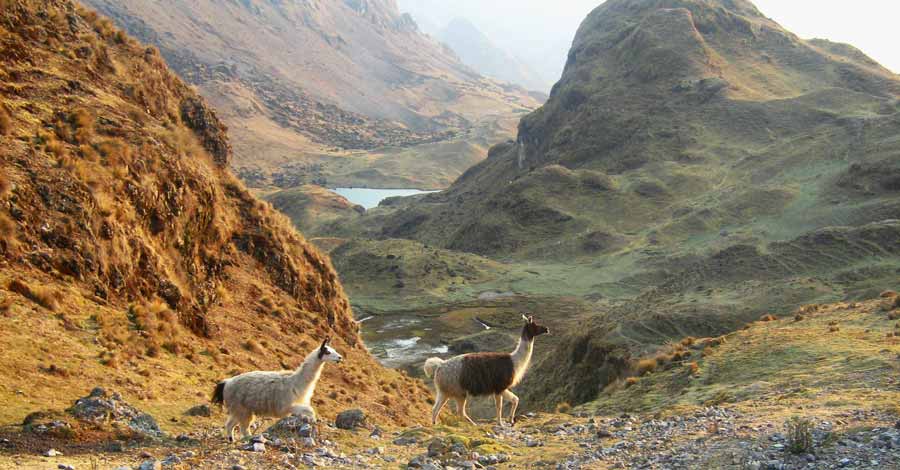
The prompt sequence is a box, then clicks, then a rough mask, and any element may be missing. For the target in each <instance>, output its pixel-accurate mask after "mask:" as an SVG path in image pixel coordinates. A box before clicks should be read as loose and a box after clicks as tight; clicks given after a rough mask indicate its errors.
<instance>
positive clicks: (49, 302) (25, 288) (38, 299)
mask: <svg viewBox="0 0 900 470" xmlns="http://www.w3.org/2000/svg"><path fill="white" fill-rule="evenodd" d="M7 288H8V289H9V290H10V291H12V292H15V293H16V294H19V295H21V296H23V297H25V298H27V299H28V300H31V301H32V302H34V303H36V304H38V305H40V306H41V307H44V308H46V309H47V310H50V311H56V310H58V309H59V303H60V301H61V300H62V295H61V294H60V293H59V292H58V291H56V290H55V289H53V288H52V287H48V286H36V287H33V286H29V285H28V284H26V283H25V282H24V281H21V280H18V279H13V280H12V281H10V282H9V284H8V285H7Z"/></svg>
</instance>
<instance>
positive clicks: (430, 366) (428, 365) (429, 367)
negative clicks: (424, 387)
mask: <svg viewBox="0 0 900 470" xmlns="http://www.w3.org/2000/svg"><path fill="white" fill-rule="evenodd" d="M443 363H444V360H443V359H441V358H438V357H432V358H431V359H429V360H427V361H425V365H424V366H423V367H422V369H424V370H425V376H426V377H429V378H431V377H434V371H436V370H437V368H438V367H440V366H441V364H443Z"/></svg>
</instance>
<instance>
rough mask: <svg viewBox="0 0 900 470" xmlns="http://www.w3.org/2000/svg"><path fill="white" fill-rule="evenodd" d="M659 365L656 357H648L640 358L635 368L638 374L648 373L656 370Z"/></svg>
mask: <svg viewBox="0 0 900 470" xmlns="http://www.w3.org/2000/svg"><path fill="white" fill-rule="evenodd" d="M657 367H659V362H657V360H656V358H648V359H641V360H639V361H638V362H637V364H635V367H634V369H635V372H636V373H637V374H638V375H647V374H652V373H653V372H655V371H656V368H657Z"/></svg>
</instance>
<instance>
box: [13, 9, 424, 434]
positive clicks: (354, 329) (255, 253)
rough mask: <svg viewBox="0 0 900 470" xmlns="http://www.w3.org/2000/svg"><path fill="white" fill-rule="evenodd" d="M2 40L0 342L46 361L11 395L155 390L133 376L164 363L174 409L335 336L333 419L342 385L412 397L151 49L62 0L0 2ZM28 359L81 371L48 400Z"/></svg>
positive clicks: (330, 274) (324, 268) (333, 282)
mask: <svg viewBox="0 0 900 470" xmlns="http://www.w3.org/2000/svg"><path fill="white" fill-rule="evenodd" d="M0 27H2V28H3V31H2V38H0V61H2V62H3V67H2V73H0V83H2V88H0V94H2V99H3V101H2V115H0V118H2V119H0V124H2V128H0V131H2V132H0V134H2V135H0V143H2V146H0V148H2V155H0V176H2V178H0V181H2V183H3V184H2V196H0V198H2V209H0V222H2V227H3V231H2V232H3V233H2V235H3V240H2V243H0V247H2V249H3V257H4V262H3V265H2V266H0V292H2V294H3V298H4V302H5V303H4V305H5V306H6V307H5V312H6V314H7V315H8V316H10V317H11V318H12V320H11V321H9V322H6V323H7V324H6V326H5V327H4V335H3V338H4V339H3V347H4V349H5V350H7V351H20V352H24V351H28V350H30V348H34V347H40V348H42V349H43V352H42V353H40V354H37V355H34V356H29V357H26V358H25V359H22V358H21V357H20V356H18V355H17V356H4V358H3V361H5V362H2V365H0V371H2V373H3V374H6V375H5V377H6V378H5V380H6V381H7V382H10V383H15V387H14V388H16V389H21V390H27V391H29V395H31V391H34V393H35V394H36V395H37V396H38V397H43V396H45V395H46V396H47V397H46V398H47V399H48V400H49V401H50V402H58V401H66V400H69V399H71V398H72V397H69V396H65V394H66V391H69V390H77V389H79V388H90V386H93V385H98V384H108V383H110V382H115V383H118V384H126V385H123V388H124V390H123V392H125V393H132V394H145V395H146V394H148V393H149V394H154V393H158V391H159V390H160V389H158V388H155V387H152V386H151V387H150V389H149V390H150V391H141V389H140V386H139V385H138V384H139V383H140V382H141V380H139V378H138V377H139V376H140V375H142V374H145V373H146V371H147V370H148V368H152V367H162V368H164V369H165V370H166V371H167V372H166V373H167V374H168V376H169V378H170V379H171V382H170V383H169V384H168V385H166V387H171V390H170V391H172V393H171V395H168V394H167V395H166V396H161V395H156V396H155V399H157V400H169V399H171V400H174V401H178V400H185V399H191V398H189V397H190V396H192V395H194V394H195V393H196V390H194V388H195V387H196V386H197V380H199V381H200V384H202V385H201V386H202V387H203V388H205V386H206V385H207V384H210V383H214V381H215V380H218V379H221V378H222V377H223V376H225V375H227V374H228V373H229V371H231V370H234V369H235V368H236V369H237V370H242V369H243V370H246V369H249V368H257V367H265V368H270V369H272V368H275V369H278V368H281V367H290V368H293V367H296V365H297V364H298V361H299V360H300V359H302V358H303V357H304V355H305V354H306V353H307V352H308V351H309V350H311V349H312V348H313V347H315V345H316V344H317V342H319V341H321V340H322V339H323V338H324V337H326V336H333V337H334V338H335V341H336V347H338V348H339V349H343V350H346V351H347V354H348V355H349V357H350V358H352V360H353V361H354V364H353V365H352V366H351V367H349V368H345V369H338V368H334V369H332V370H330V371H328V372H327V374H326V380H325V383H326V384H327V383H331V384H332V385H325V387H324V388H325V390H326V391H325V392H323V394H322V396H323V397H325V398H320V399H319V403H320V404H321V405H322V406H323V408H324V410H326V412H330V411H327V410H329V409H333V408H334V407H337V406H341V405H340V404H339V403H340V401H341V399H342V398H341V397H340V396H338V395H337V394H334V395H331V396H328V394H327V389H328V388H330V387H333V386H335V385H336V383H337V382H339V381H344V382H346V381H348V380H349V381H351V382H353V383H358V386H359V387H361V389H366V388H369V387H373V386H377V382H379V381H385V380H387V381H389V382H395V381H396V383H397V384H398V387H399V385H400V384H403V386H404V387H414V386H416V387H417V386H418V385H413V383H412V382H411V381H408V380H406V379H403V378H401V377H400V376H399V375H397V374H394V373H391V372H387V371H383V370H382V369H381V368H380V367H379V366H378V365H377V364H376V363H375V361H374V360H373V359H372V358H371V357H370V356H369V355H368V353H367V352H366V351H365V348H364V347H363V345H362V343H361V341H360V338H359V335H358V326H357V325H356V323H355V322H354V320H353V316H352V312H351V310H350V306H349V302H348V301H347V298H346V296H345V295H344V292H343V289H342V287H341V285H340V282H339V280H338V278H337V275H336V274H335V272H334V270H333V268H332V267H331V263H330V261H329V260H328V258H327V257H326V256H323V255H322V254H320V253H319V252H318V251H317V250H316V249H315V248H314V247H313V246H312V245H310V244H309V243H307V242H306V241H305V240H304V239H303V237H302V236H301V235H300V234H298V233H297V232H295V231H294V230H293V229H292V228H290V225H289V223H288V222H286V221H285V220H284V219H283V218H282V216H280V215H278V214H277V213H276V212H275V211H274V210H273V209H271V207H270V206H269V205H267V204H265V203H263V202H260V201H259V200H257V199H255V198H254V197H253V196H252V195H251V194H250V193H249V192H248V191H247V190H246V189H245V188H244V187H243V185H242V184H241V183H240V182H239V181H238V180H237V179H236V178H235V177H234V176H233V175H231V173H230V171H229V169H228V163H229V160H230V158H231V145H230V143H229V140H228V137H227V129H226V127H225V126H224V125H223V124H222V123H221V121H220V120H219V119H218V117H217V116H216V113H215V112H214V111H213V110H211V109H210V108H209V107H208V106H207V105H206V103H205V101H204V100H203V99H202V98H200V97H199V96H198V95H197V94H196V93H195V92H194V91H192V90H191V89H190V88H189V87H188V86H186V85H185V84H184V83H182V81H181V80H180V79H178V78H177V77H176V76H175V75H174V74H172V73H171V72H170V71H169V70H168V68H167V67H166V64H165V62H164V61H163V59H162V58H161V57H160V55H159V52H158V51H157V50H156V49H155V48H152V47H148V46H144V45H142V44H140V43H138V42H136V41H135V40H133V39H131V38H129V37H128V36H127V35H125V34H124V33H122V32H121V31H119V30H117V29H116V28H114V27H113V26H112V24H111V22H110V21H109V20H106V19H103V18H100V17H98V16H97V15H96V14H95V13H93V12H90V11H87V10H85V9H83V8H81V7H80V6H78V5H76V4H74V3H72V2H70V1H65V0H41V1H31V0H27V1H26V0H14V1H12V2H7V3H5V4H4V5H3V8H2V9H0ZM56 343H59V344H61V345H65V347H55V346H53V345H54V344H56ZM26 355H27V354H26ZM10 361H12V362H10ZM17 361H24V364H23V363H18V362H17ZM32 362H38V363H41V364H48V363H53V364H60V366H62V364H66V365H67V367H69V368H77V369H78V370H81V372H79V373H77V374H71V375H68V374H67V375H66V376H65V377H58V378H57V379H58V382H59V384H58V385H59V388H58V389H56V390H57V391H58V392H59V393H54V392H52V391H49V390H45V391H42V390H39V389H40V388H41V386H40V384H41V383H42V382H41V380H40V378H39V377H35V374H37V375H38V376H39V375H40V368H39V367H38V366H36V365H33V364H31V363H32ZM76 364H77V365H76ZM198 369H199V370H200V372H197V370H198ZM19 370H22V371H24V372H22V373H21V374H17V372H16V371H19ZM361 370H366V371H367V372H366V373H365V374H363V375H360V373H359V371H361ZM33 371H37V372H33ZM136 378H138V379H136ZM366 382H368V384H365V383H366ZM153 390H156V391H155V392H154V391H153ZM388 390H389V389H388ZM376 399H379V397H377V396H376V397H373V400H372V402H374V400H376ZM11 400H12V401H13V406H11V409H10V410H8V413H9V414H15V413H22V414H23V415H24V414H27V413H28V412H29V410H28V409H27V408H24V407H22V406H21V405H22V404H21V403H18V402H19V401H21V398H15V397H13V398H11ZM17 403H18V405H20V406H17ZM424 405H425V404H424V403H419V404H417V403H415V402H411V403H410V404H409V406H412V407H416V406H424ZM384 416H385V417H386V418H387V415H384ZM389 419H398V420H407V419H415V418H401V417H400V415H399V414H394V415H392V418H389Z"/></svg>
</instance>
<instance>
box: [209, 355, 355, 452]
mask: <svg viewBox="0 0 900 470" xmlns="http://www.w3.org/2000/svg"><path fill="white" fill-rule="evenodd" d="M330 340H331V338H330V337H329V338H326V339H325V341H323V342H322V346H321V347H319V348H317V349H315V350H314V351H313V352H311V353H309V355H308V356H306V359H305V360H304V361H303V364H301V365H300V367H298V368H297V370H296V371H280V372H267V371H255V372H247V373H246V374H241V375H238V376H235V377H232V378H230V379H226V380H223V381H221V382H219V384H218V385H216V389H215V392H214V393H213V397H212V401H213V403H219V404H222V405H224V406H225V408H226V410H227V411H228V420H227V421H226V422H225V436H226V437H227V438H228V440H229V441H231V442H234V427H235V426H240V428H241V435H243V437H244V438H248V437H250V424H251V423H253V419H254V417H256V416H265V417H271V418H283V417H285V416H289V415H296V416H305V417H309V418H310V419H311V420H312V421H315V419H316V412H315V411H314V410H313V408H312V406H311V405H310V399H311V398H312V394H313V392H314V391H315V389H316V383H317V382H318V381H319V376H320V375H321V374H322V367H323V366H324V365H325V363H326V362H341V361H342V360H343V357H341V355H340V354H338V353H337V351H335V350H334V349H332V348H331V346H329V345H328V343H329V341H330Z"/></svg>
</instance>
